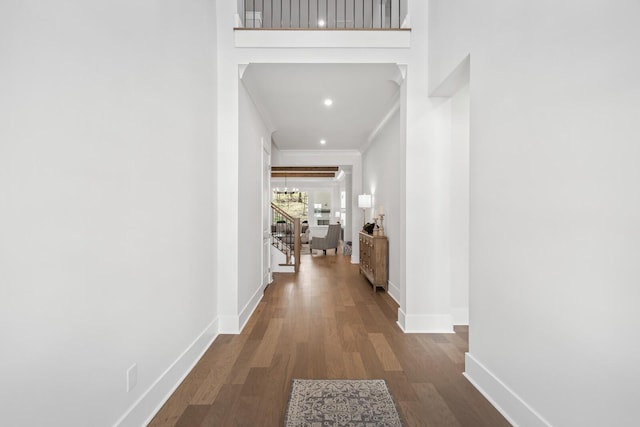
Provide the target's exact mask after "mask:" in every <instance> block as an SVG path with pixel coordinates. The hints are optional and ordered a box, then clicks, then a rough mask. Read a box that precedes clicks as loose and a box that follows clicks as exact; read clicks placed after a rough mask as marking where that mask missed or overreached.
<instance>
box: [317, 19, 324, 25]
mask: <svg viewBox="0 0 640 427" xmlns="http://www.w3.org/2000/svg"><path fill="white" fill-rule="evenodd" d="M324 25H325V22H324V19H320V20H318V26H319V27H324Z"/></svg>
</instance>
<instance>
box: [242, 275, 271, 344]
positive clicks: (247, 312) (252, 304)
mask: <svg viewBox="0 0 640 427" xmlns="http://www.w3.org/2000/svg"><path fill="white" fill-rule="evenodd" d="M266 287H267V285H261V286H260V287H259V288H258V290H257V291H256V292H255V293H254V294H253V296H252V297H251V299H250V300H249V302H248V303H247V304H246V305H245V306H244V308H243V309H242V311H241V312H240V316H239V318H238V326H239V329H238V332H237V333H240V332H241V331H242V330H243V329H244V327H245V325H246V324H247V322H248V321H249V318H250V317H251V315H252V314H253V312H254V311H256V308H258V304H260V301H262V297H263V296H264V290H265V289H266Z"/></svg>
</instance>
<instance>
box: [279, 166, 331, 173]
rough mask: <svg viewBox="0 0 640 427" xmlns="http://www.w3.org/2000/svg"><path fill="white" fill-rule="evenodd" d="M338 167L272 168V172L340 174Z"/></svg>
mask: <svg viewBox="0 0 640 427" xmlns="http://www.w3.org/2000/svg"><path fill="white" fill-rule="evenodd" d="M339 169H340V168H339V167H338V166H271V172H338V170H339Z"/></svg>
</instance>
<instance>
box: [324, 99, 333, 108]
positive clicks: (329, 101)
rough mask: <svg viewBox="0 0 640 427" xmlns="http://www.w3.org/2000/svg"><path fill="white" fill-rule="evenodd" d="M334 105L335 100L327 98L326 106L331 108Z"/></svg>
mask: <svg viewBox="0 0 640 427" xmlns="http://www.w3.org/2000/svg"><path fill="white" fill-rule="evenodd" d="M332 104H333V99H331V98H327V99H325V100H324V105H326V106H327V107H330V106H331V105H332Z"/></svg>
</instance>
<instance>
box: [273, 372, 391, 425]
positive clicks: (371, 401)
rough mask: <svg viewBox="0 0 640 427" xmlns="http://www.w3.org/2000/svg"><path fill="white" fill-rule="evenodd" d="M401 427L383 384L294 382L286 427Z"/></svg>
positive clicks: (366, 381) (364, 382) (338, 381)
mask: <svg viewBox="0 0 640 427" xmlns="http://www.w3.org/2000/svg"><path fill="white" fill-rule="evenodd" d="M298 426H304V427H328V426H340V427H342V426H349V427H381V426H391V427H401V426H402V423H401V422H400V417H399V416H398V411H397V410H396V407H395V404H394V403H393V399H392V398H391V395H390V394H389V390H388V389H387V384H386V383H385V381H384V380H298V379H294V380H293V384H292V386H291V396H290V398H289V405H288V408H287V415H286V418H285V427H298Z"/></svg>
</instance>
